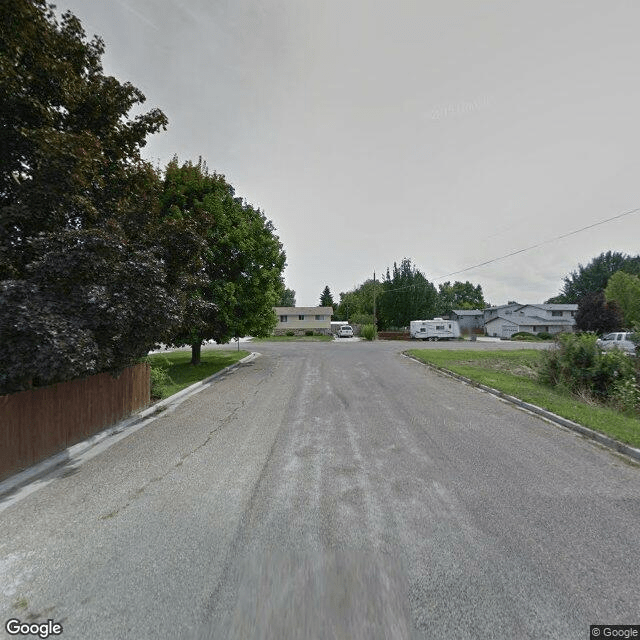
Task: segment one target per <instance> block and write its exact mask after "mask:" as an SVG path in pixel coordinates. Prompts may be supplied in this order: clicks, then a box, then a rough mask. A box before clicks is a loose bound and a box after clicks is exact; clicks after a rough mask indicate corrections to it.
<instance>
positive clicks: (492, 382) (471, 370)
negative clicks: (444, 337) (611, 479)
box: [406, 349, 640, 447]
mask: <svg viewBox="0 0 640 640" xmlns="http://www.w3.org/2000/svg"><path fill="white" fill-rule="evenodd" d="M406 353H407V354H409V355H411V356H414V357H415V358H418V359H419V360H422V361H423V362H430V363H432V364H435V365H437V366H439V367H443V368H445V369H449V370H450V371H453V372H455V373H459V374H460V375H463V376H465V377H467V378H470V379H471V380H475V381H476V382H480V383H482V384H485V385H487V386H488V387H493V388H494V389H498V390H500V391H503V392H504V393H507V394H509V395H511V396H514V397H516V398H520V400H524V401H525V402H529V403H531V404H535V405H536V406H538V407H542V408H543V409H547V410H548V411H552V412H553V413H556V414H558V415H559V416H562V417H563V418H567V419H569V420H573V421H574V422H577V423H579V424H582V425H584V426H585V427H589V428H590V429H593V430H594V431H599V432H600V433H604V434H606V435H608V436H610V437H612V438H615V439H616V440H620V441H621V442H625V443H627V444H630V445H631V446H633V447H640V419H638V418H637V417H631V416H628V415H624V414H622V413H620V412H618V411H615V410H614V409H609V408H608V407H604V406H602V405H598V404H595V403H594V402H592V401H590V400H585V399H582V398H578V397H576V396H574V395H571V394H569V393H565V392H562V391H560V390H558V389H556V388H553V387H547V386H545V385H543V384H541V383H539V382H538V381H537V380H536V367H537V364H538V362H539V361H540V358H541V357H542V352H541V351H538V350H533V349H519V350H517V351H471V350H468V351H448V350H447V351H445V350H442V351H440V350H427V349H410V350H408V351H407V352H406Z"/></svg>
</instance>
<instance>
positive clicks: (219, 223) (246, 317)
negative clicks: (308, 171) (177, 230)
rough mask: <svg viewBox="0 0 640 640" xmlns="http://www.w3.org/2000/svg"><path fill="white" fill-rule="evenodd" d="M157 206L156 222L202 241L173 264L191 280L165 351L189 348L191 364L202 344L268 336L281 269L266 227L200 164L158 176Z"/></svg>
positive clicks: (278, 248)
mask: <svg viewBox="0 0 640 640" xmlns="http://www.w3.org/2000/svg"><path fill="white" fill-rule="evenodd" d="M161 201H162V207H161V216H162V219H163V221H165V222H166V223H167V224H169V225H171V227H173V226H174V225H175V224H176V221H178V222H179V223H180V224H181V228H183V229H184V231H185V234H187V235H188V234H189V232H190V233H191V235H192V236H193V237H196V238H201V239H202V243H201V244H200V246H197V245H196V244H194V246H193V248H192V251H191V253H190V254H189V255H182V256H176V257H175V260H174V262H173V265H174V268H175V269H178V270H179V269H184V270H186V271H187V272H193V273H195V277H194V278H192V279H191V281H189V282H186V283H185V284H184V288H183V294H184V295H185V297H186V300H185V304H186V312H185V314H184V317H183V321H182V323H181V324H180V326H179V327H178V329H177V330H176V331H175V333H174V334H173V335H172V337H171V339H170V342H171V344H173V345H175V346H182V345H190V346H191V348H192V362H193V363H194V364H197V362H198V361H199V358H200V347H201V345H202V343H203V342H204V341H206V340H215V341H216V342H227V341H228V340H229V339H230V338H232V337H234V336H244V335H253V336H264V335H267V334H269V333H270V332H271V330H272V329H273V327H274V326H275V324H276V317H275V314H274V313H273V307H274V306H275V305H277V303H278V301H279V300H280V299H281V296H282V287H283V285H282V271H283V269H284V267H285V254H284V251H283V249H282V245H281V244H280V241H279V239H278V237H277V236H276V235H275V231H274V227H273V224H272V223H271V221H269V220H267V219H266V217H265V216H264V214H263V213H262V212H261V211H260V210H259V209H255V208H254V207H253V206H251V205H250V204H247V203H246V202H244V201H243V199H242V198H239V197H237V196H236V195H235V190H234V188H233V187H232V186H231V185H230V184H228V183H227V182H226V180H225V177H224V176H223V175H220V174H217V173H215V172H214V173H210V172H209V170H208V168H207V166H206V164H205V163H204V162H203V161H202V160H200V161H199V162H198V163H197V164H193V163H192V162H190V161H187V162H185V163H183V164H182V165H180V164H179V163H178V159H177V158H174V159H173V160H172V161H171V162H170V163H169V165H168V166H167V169H166V173H165V179H164V189H163V194H162V197H161ZM168 238H169V240H171V236H170V235H169V236H168ZM181 259H182V260H184V263H182V264H181V263H180V260H181Z"/></svg>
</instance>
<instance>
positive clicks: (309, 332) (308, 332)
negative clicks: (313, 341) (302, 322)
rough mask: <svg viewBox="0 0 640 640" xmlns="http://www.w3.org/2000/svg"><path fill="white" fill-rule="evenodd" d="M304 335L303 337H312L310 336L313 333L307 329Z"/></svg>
mask: <svg viewBox="0 0 640 640" xmlns="http://www.w3.org/2000/svg"><path fill="white" fill-rule="evenodd" d="M304 335H305V336H312V335H313V331H311V329H307V330H306V331H305V332H304Z"/></svg>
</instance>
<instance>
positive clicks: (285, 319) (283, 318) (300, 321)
mask: <svg viewBox="0 0 640 640" xmlns="http://www.w3.org/2000/svg"><path fill="white" fill-rule="evenodd" d="M273 311H274V313H275V314H276V317H277V319H278V323H277V324H276V328H275V329H274V330H273V335H274V336H284V335H286V334H287V332H289V331H293V332H294V333H295V334H296V335H304V334H305V332H306V331H313V332H314V333H321V334H323V335H330V334H331V315H332V314H333V307H274V308H273Z"/></svg>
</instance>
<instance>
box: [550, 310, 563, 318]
mask: <svg viewBox="0 0 640 640" xmlns="http://www.w3.org/2000/svg"><path fill="white" fill-rule="evenodd" d="M551 315H552V316H560V317H562V311H552V312H551Z"/></svg>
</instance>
